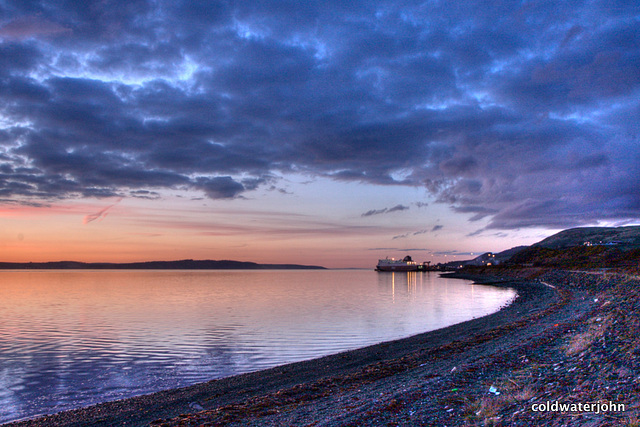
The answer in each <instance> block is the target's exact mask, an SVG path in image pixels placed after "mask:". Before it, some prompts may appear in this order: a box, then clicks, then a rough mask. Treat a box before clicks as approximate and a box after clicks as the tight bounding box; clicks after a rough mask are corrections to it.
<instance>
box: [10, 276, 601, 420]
mask: <svg viewBox="0 0 640 427" xmlns="http://www.w3.org/2000/svg"><path fill="white" fill-rule="evenodd" d="M448 277H459V278H465V279H472V280H474V281H475V282H476V283H478V284H486V285H492V286H499V287H511V288H514V289H516V291H517V292H518V296H517V298H516V299H515V301H514V302H513V303H512V304H510V305H509V306H507V307H506V308H503V309H502V310H500V311H498V312H496V313H493V314H490V315H488V316H484V317H481V318H477V319H473V320H470V321H466V322H463V323H459V324H456V325H452V326H449V327H446V328H443V329H439V330H436V331H431V332H427V333H423V334H419V335H416V336H412V337H409V338H404V339H400V340H396V341H391V342H385V343H380V344H376V345H373V346H369V347H365V348H361V349H357V350H352V351H349V352H344V353H339V354H335V355H330V356H325V357H322V358H319V359H313V360H307V361H302V362H297V363H293V364H288V365H283V366H278V367H274V368H271V369H268V370H265V371H257V372H252V373H247V374H242V375H238V376H233V377H228V378H223V379H219V380H213V381H209V382H206V383H201V384H196V385H193V386H189V387H185V388H180V389H173V390H166V391H162V392H158V393H154V394H149V395H143V396H138V397H133V398H129V399H126V400H120V401H114V402H106V403H102V404H99V405H95V406H91V407H86V408H81V409H77V410H72V411H66V412H62V413H59V414H56V415H51V416H45V417H42V418H37V419H32V420H26V421H19V422H14V423H9V424H6V425H8V426H13V427H18V426H21V427H22V426H25V427H26V426H85V425H87V426H88V425H125V424H126V425H150V424H151V425H165V426H175V425H200V424H203V423H211V424H212V425H234V424H237V425H297V424H308V423H309V422H311V421H314V422H315V424H314V425H343V424H357V425H377V424H378V422H380V421H381V420H384V421H385V423H395V422H400V423H402V422H408V420H409V421H416V422H419V421H420V420H423V421H424V422H426V421H425V420H429V421H434V420H440V421H442V422H447V423H452V424H457V421H455V420H458V421H460V419H458V418H452V417H453V416H454V415H459V414H458V409H459V408H458V409H456V405H458V406H461V407H462V409H464V407H465V405H467V403H465V402H466V401H465V399H471V397H472V396H474V395H478V394H480V395H482V394H486V389H487V388H488V387H489V385H491V384H489V385H488V384H486V382H487V381H488V382H489V383H492V382H496V380H483V379H482V378H484V377H485V376H487V375H490V374H491V372H492V370H495V369H498V371H499V372H497V373H496V375H498V374H501V373H502V374H503V373H504V372H502V371H500V368H499V366H498V365H499V364H498V365H497V364H496V362H497V361H499V362H500V363H502V364H504V363H507V362H509V361H510V360H511V359H514V360H515V361H516V362H517V361H518V360H519V358H520V357H521V356H522V355H523V354H524V355H525V356H526V355H527V354H528V353H530V350H531V349H534V350H535V349H536V348H539V347H540V346H541V345H545V343H548V342H553V340H555V339H558V336H560V335H562V334H563V333H564V332H565V330H566V327H565V325H578V324H581V323H584V321H585V319H587V318H589V316H590V315H592V314H593V311H594V310H595V309H596V307H597V303H594V301H593V299H592V298H591V293H592V290H589V289H586V288H581V287H580V286H573V287H572V286H566V285H564V284H563V283H561V282H562V280H563V279H554V278H553V277H552V278H545V277H542V276H540V277H537V278H535V279H534V280H529V279H527V278H512V277H497V278H495V277H494V278H488V277H486V276H470V275H454V276H452V275H448ZM543 279H544V280H543ZM545 280H546V281H547V282H550V283H553V284H554V286H556V288H552V287H550V286H547V285H545V284H543V283H541V282H544V281H545ZM545 283H546V282H545ZM559 325H563V327H559ZM572 327H575V326H572ZM531 357H532V356H531ZM509 363H511V362H509ZM498 376H499V375H498ZM496 378H497V377H496ZM478 379H480V382H478ZM514 382H515V381H514ZM456 385H457V386H456ZM450 390H455V392H451V391H450ZM443 399H444V401H445V402H449V403H448V404H443ZM456 402H457V403H456ZM480 415H482V414H480ZM407 417H408V418H407ZM472 418H473V416H472ZM402 420H404V421H402ZM383 424H384V423H383ZM392 425H393V424H392Z"/></svg>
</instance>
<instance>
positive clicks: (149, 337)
mask: <svg viewBox="0 0 640 427" xmlns="http://www.w3.org/2000/svg"><path fill="white" fill-rule="evenodd" d="M0 295H1V296H2V298H0V423H2V422H8V421H11V420H16V419H21V418H25V417H31V416H34V415H40V414H48V413H55V412H59V411H62V410H65V409H71V408H77V407H80V406H86V405H90V404H93V403H98V402H103V401H106V400H114V399H120V398H124V397H130V396H134V395H139V394H144V393H149V392H154V391H158V390H162V389H166V388H172V387H178V386H185V385H189V384H193V383H196V382H201V381H205V380H209V379H214V378H220V377H225V376H229V375H234V374H238V373H242V372H249V371H255V370H259V369H264V368H267V367H271V366H275V365H279V364H283V363H287V362H293V361H299V360H303V359H310V358H314V357H318V356H322V355H326V354H330V353H337V352H340V351H343V350H348V349H353V348H357V347H363V346H366V345H369V344H374V343H378V342H381V341H388V340H392V339H396V338H401V337H407V336H410V335H414V334H417V333H420V332H424V331H428V330H433V329H438V328H441V327H443V326H447V325H451V324H454V323H458V322H462V321H464V320H468V319H471V318H473V317H478V316H482V315H485V314H488V313H491V312H494V311H497V310H498V309H499V308H500V307H501V306H503V305H505V304H507V303H508V302H510V301H511V300H512V299H513V297H514V295H515V292H514V291H512V290H506V289H498V288H491V287H486V286H477V285H470V282H467V281H463V280H457V279H443V278H440V277H439V276H438V275H437V274H436V273H376V272H373V271H363V270H263V271H238V270H233V271H232V270H217V271H0Z"/></svg>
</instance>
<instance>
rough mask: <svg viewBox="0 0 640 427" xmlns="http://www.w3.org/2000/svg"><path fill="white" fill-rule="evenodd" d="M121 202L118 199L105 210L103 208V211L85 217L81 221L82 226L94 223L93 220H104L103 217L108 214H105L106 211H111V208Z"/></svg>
mask: <svg viewBox="0 0 640 427" xmlns="http://www.w3.org/2000/svg"><path fill="white" fill-rule="evenodd" d="M121 200H122V199H121V198H120V199H118V200H117V201H116V202H115V203H114V204H112V205H109V206H107V207H106V208H104V209H102V210H100V211H98V212H96V213H92V214H89V215H86V216H85V217H84V218H83V219H82V223H83V224H88V223H90V222H93V221H95V220H97V219H100V220H102V219H104V217H106V216H107V214H108V212H107V211H108V210H109V209H111V208H112V207H114V206H115V205H117V204H118V203H120V201H121Z"/></svg>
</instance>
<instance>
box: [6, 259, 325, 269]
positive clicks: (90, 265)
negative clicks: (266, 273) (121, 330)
mask: <svg viewBox="0 0 640 427" xmlns="http://www.w3.org/2000/svg"><path fill="white" fill-rule="evenodd" d="M0 269H2V270H26V269H34V270H269V269H274V270H298V269H304V270H324V269H325V267H321V266H317V265H298V264H258V263H255V262H246V261H230V260H222V261H214V260H192V259H185V260H180V261H149V262H131V263H106V262H77V261H54V262H22V263H16V262H0Z"/></svg>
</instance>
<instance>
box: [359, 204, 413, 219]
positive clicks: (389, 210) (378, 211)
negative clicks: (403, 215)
mask: <svg viewBox="0 0 640 427" xmlns="http://www.w3.org/2000/svg"><path fill="white" fill-rule="evenodd" d="M408 209H409V206H404V205H395V206H393V207H391V208H383V209H371V210H370V211H367V212H365V213H363V214H362V216H373V215H380V214H386V213H392V212H399V211H406V210H408Z"/></svg>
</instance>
